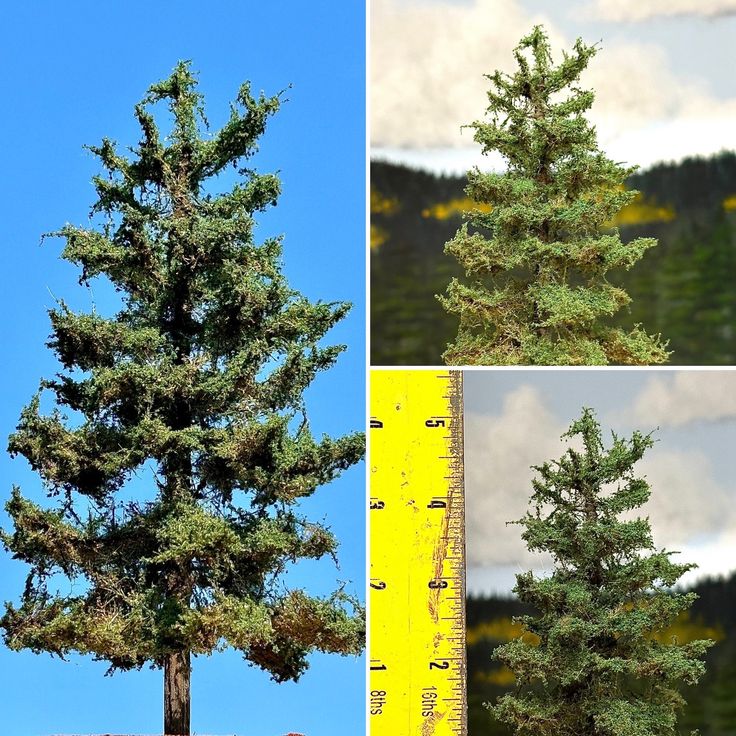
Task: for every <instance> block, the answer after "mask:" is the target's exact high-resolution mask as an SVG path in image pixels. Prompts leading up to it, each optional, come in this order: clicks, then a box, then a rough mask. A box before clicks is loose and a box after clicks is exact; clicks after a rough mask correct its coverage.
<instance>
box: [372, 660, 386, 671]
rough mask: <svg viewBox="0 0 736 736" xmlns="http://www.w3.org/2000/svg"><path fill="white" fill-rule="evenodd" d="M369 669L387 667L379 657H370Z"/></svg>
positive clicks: (383, 668)
mask: <svg viewBox="0 0 736 736" xmlns="http://www.w3.org/2000/svg"><path fill="white" fill-rule="evenodd" d="M371 669H372V670H387V669H388V667H386V665H385V664H382V663H381V660H380V659H372V660H371Z"/></svg>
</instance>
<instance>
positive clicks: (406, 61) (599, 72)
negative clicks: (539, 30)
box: [370, 0, 736, 171]
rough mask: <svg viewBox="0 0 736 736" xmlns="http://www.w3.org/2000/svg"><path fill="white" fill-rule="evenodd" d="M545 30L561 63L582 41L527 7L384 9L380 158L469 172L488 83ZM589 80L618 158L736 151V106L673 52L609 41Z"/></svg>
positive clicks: (374, 102) (374, 74) (376, 135)
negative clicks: (522, 44)
mask: <svg viewBox="0 0 736 736" xmlns="http://www.w3.org/2000/svg"><path fill="white" fill-rule="evenodd" d="M734 3H736V0H734ZM721 4H724V3H721ZM637 5H644V6H646V5H647V3H646V2H644V3H639V2H638V0H637ZM649 5H652V3H649ZM539 22H541V23H543V24H544V26H545V28H546V30H547V31H548V33H549V35H550V40H551V42H552V46H553V49H555V50H557V58H559V55H560V53H561V50H562V49H568V48H570V46H571V44H572V39H570V38H566V37H565V36H564V34H562V33H561V32H560V31H559V29H558V28H556V27H555V25H554V24H553V23H552V22H551V21H550V20H549V18H545V17H544V16H540V15H537V16H533V15H530V14H529V13H527V12H526V11H525V10H524V9H523V8H522V6H521V5H520V3H519V2H518V0H471V2H468V3H463V4H449V3H447V2H442V1H441V0H405V1H402V0H375V1H374V2H373V3H372V9H371V72H370V74H371V84H370V89H371V104H370V116H371V138H372V142H373V146H374V149H377V153H378V154H379V155H386V156H391V153H392V151H393V152H394V153H395V152H396V149H401V148H408V149H428V152H427V153H426V154H425V156H424V158H425V160H426V162H427V164H428V166H429V167H430V168H435V169H444V170H450V171H453V170H462V169H463V168H464V164H465V163H467V161H468V159H469V158H471V157H472V154H471V153H470V151H475V152H476V156H477V152H478V147H477V146H476V144H475V143H474V142H473V139H472V134H473V131H472V130H470V129H465V130H464V131H461V130H460V128H461V126H462V125H464V124H468V123H471V122H472V121H473V120H477V119H481V118H482V117H483V114H484V110H485V107H486V91H487V89H488V85H489V83H488V80H486V79H485V78H484V76H483V75H484V74H487V73H490V72H493V71H494V70H495V69H502V70H505V71H511V70H512V68H513V65H514V64H513V57H512V50H513V48H514V47H515V46H516V44H517V43H518V41H519V39H520V38H521V37H522V36H523V35H525V34H526V33H528V32H529V30H530V29H531V27H532V25H534V24H535V23H539ZM586 40H587V41H588V42H590V43H592V42H595V41H597V40H598V39H596V38H590V39H586ZM582 82H583V85H584V86H586V87H590V88H592V89H594V90H595V91H596V101H595V104H594V106H593V109H592V111H591V113H590V119H591V121H592V122H593V123H594V124H595V125H596V128H597V130H598V137H599V144H600V146H601V148H602V149H603V150H605V151H606V152H607V153H608V154H609V155H610V156H611V157H612V158H614V159H615V160H618V161H625V162H627V163H632V164H638V165H643V166H646V165H649V164H651V163H654V162H655V161H660V160H676V159H680V158H682V157H683V156H686V155H694V154H710V153H715V152H717V151H719V150H721V149H723V148H731V147H732V146H733V121H734V119H736V99H727V100H721V99H718V98H716V97H715V96H714V95H713V94H712V93H711V92H710V90H709V89H708V86H707V83H706V82H705V81H703V80H697V79H693V78H684V77H682V76H681V75H677V74H675V73H674V72H673V70H672V68H671V65H670V62H669V59H668V58H667V55H666V54H665V52H664V50H663V49H662V48H661V47H658V46H656V45H653V44H641V43H634V42H612V43H611V44H607V43H606V42H605V39H604V41H603V44H602V49H601V51H600V53H599V54H598V55H597V56H596V57H595V58H594V59H593V60H592V62H591V64H590V67H589V69H588V70H586V72H585V73H584V76H583V80H582ZM438 149H444V151H442V150H438ZM448 149H455V150H456V155H455V156H454V157H453V156H452V155H448ZM464 149H465V150H464ZM394 157H395V158H402V155H401V154H399V155H396V156H394ZM498 163H499V162H498V159H495V160H494V159H491V160H488V161H486V162H485V165H486V167H494V166H498Z"/></svg>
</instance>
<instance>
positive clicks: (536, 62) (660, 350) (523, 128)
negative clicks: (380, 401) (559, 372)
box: [440, 26, 668, 365]
mask: <svg viewBox="0 0 736 736" xmlns="http://www.w3.org/2000/svg"><path fill="white" fill-rule="evenodd" d="M596 51H597V48H596V47H595V46H586V45H584V44H583V43H582V41H581V40H579V39H578V41H577V42H576V44H575V47H574V49H573V52H572V54H570V55H568V54H565V55H564V58H563V61H562V62H561V63H560V64H558V65H557V66H555V65H553V63H552V57H551V53H550V45H549V42H548V40H547V36H546V35H545V33H544V31H543V30H542V28H541V27H539V26H537V27H535V28H534V30H533V31H532V32H531V33H530V34H529V35H528V36H527V37H526V38H523V39H522V40H521V42H520V44H519V46H518V47H517V48H516V50H515V52H514V55H515V57H516V62H517V64H518V70H517V71H516V72H515V73H514V74H513V75H511V76H509V75H507V74H503V73H501V72H498V71H497V72H495V73H494V74H492V75H489V76H488V79H489V80H490V81H491V83H492V88H491V90H490V91H489V92H488V100H489V103H490V104H489V107H488V112H489V113H490V114H491V120H490V122H478V121H476V122H475V123H473V124H472V125H471V126H469V127H471V128H474V129H475V136H474V137H475V140H476V141H477V142H478V143H479V144H480V145H481V147H482V150H483V153H489V152H491V151H497V152H499V153H500V154H501V155H502V156H503V157H504V159H505V160H506V163H507V170H506V171H505V172H503V173H482V172H481V171H479V170H478V169H477V168H476V169H474V170H472V171H470V172H469V174H468V185H467V188H466V192H467V193H468V195H469V197H471V198H472V199H473V200H474V201H476V202H478V203H482V204H485V205H490V211H488V210H489V208H488V207H484V208H482V210H481V209H479V210H477V211H473V212H471V213H469V214H468V215H467V218H466V219H467V220H468V222H466V223H465V224H464V225H463V226H462V227H461V228H460V230H459V231H458V233H457V234H456V235H455V237H454V238H453V239H452V240H450V241H449V242H448V243H447V245H446V247H445V250H446V252H447V253H450V254H452V255H453V256H455V257H456V258H457V260H458V261H459V262H460V265H461V266H462V267H463V269H464V270H465V272H466V275H467V277H468V278H469V279H471V281H470V282H469V283H467V284H466V283H462V282H460V281H459V280H457V279H453V280H452V282H451V283H450V285H449V287H448V290H447V295H446V296H444V297H440V301H441V302H442V303H443V305H444V307H445V308H446V309H447V310H448V311H449V312H451V313H453V314H456V315H458V316H459V319H460V327H459V333H458V337H457V340H456V342H455V343H454V344H452V345H450V346H449V347H448V349H447V351H446V352H445V354H444V359H445V361H446V362H447V363H448V364H450V365H513V364H519V365H605V364H609V363H615V364H631V365H647V364H652V363H662V362H664V361H665V360H666V359H667V356H668V353H667V352H666V350H665V347H664V346H663V345H662V344H661V343H660V341H659V339H658V338H652V337H650V336H649V335H647V334H646V333H645V332H644V331H643V330H642V329H641V328H640V327H639V326H637V327H635V328H634V329H633V330H631V331H629V332H626V331H623V330H621V329H617V328H614V327H611V326H608V325H607V324H606V323H605V318H606V317H609V316H610V315H613V314H614V313H615V312H617V311H618V310H619V309H620V308H621V307H623V306H625V305H626V304H628V302H629V297H628V295H627V294H626V292H625V291H623V290H622V289H620V288H618V287H615V286H613V285H611V284H610V283H608V281H607V280H606V274H607V273H608V272H609V271H611V270H612V269H621V268H624V269H629V268H631V267H632V266H633V265H634V264H635V263H636V262H637V261H638V260H639V259H640V258H641V257H642V255H643V254H644V253H645V252H646V251H647V250H648V249H649V248H651V247H653V246H654V245H656V240H653V239H652V238H637V239H636V240H633V241H632V242H630V243H626V244H624V243H623V242H622V241H621V239H620V237H619V234H618V231H617V230H616V229H615V228H611V227H609V225H608V223H610V221H611V220H612V219H613V217H614V215H616V213H617V212H618V211H619V210H620V209H621V208H622V207H624V206H625V205H626V204H628V203H629V202H631V201H632V200H633V199H634V198H635V197H636V196H637V194H638V192H636V191H626V190H625V189H624V181H625V180H626V178H627V177H628V176H629V175H630V174H631V173H632V172H633V171H634V170H635V169H634V168H625V167H622V166H620V165H619V164H617V163H614V162H613V161H611V160H609V159H608V158H606V157H605V155H604V154H603V153H602V152H601V151H599V150H598V146H597V143H596V133H595V128H594V127H593V126H592V125H591V124H590V123H589V122H588V121H587V120H586V119H585V117H584V113H585V112H586V111H587V110H588V108H590V106H591V104H592V102H593V92H591V91H588V90H582V89H580V88H578V87H577V86H576V83H577V81H578V78H579V77H580V74H581V72H582V71H583V70H584V69H585V68H586V66H587V64H588V62H589V61H590V59H591V57H592V56H593V55H594V54H595V53H596ZM468 225H470V226H471V227H470V228H469V227H468Z"/></svg>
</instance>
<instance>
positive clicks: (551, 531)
mask: <svg viewBox="0 0 736 736" xmlns="http://www.w3.org/2000/svg"><path fill="white" fill-rule="evenodd" d="M564 437H567V438H579V440H580V443H581V445H582V450H577V449H573V448H569V449H568V450H567V452H566V453H565V454H564V455H563V456H562V458H560V459H559V460H558V461H555V462H545V463H544V464H542V465H540V466H537V467H535V468H534V469H535V470H536V472H537V477H536V478H535V479H534V481H533V488H534V492H533V494H532V498H531V503H532V505H533V507H534V508H533V510H532V511H528V512H527V513H526V514H525V515H524V517H523V518H522V519H520V520H518V521H516V522H514V523H517V524H520V525H521V526H522V527H523V529H524V531H523V533H522V538H523V539H524V541H525V542H526V544H527V546H528V548H529V549H530V550H532V551H538V552H546V553H548V554H550V555H551V556H552V559H553V561H554V566H555V567H554V571H553V573H552V574H551V575H550V576H549V577H543V578H539V577H536V576H535V575H533V574H532V573H531V572H528V573H522V574H520V575H517V583H516V587H515V588H514V592H515V593H516V594H517V595H518V597H519V599H520V601H522V602H523V603H525V604H529V605H531V606H533V608H534V609H535V610H536V611H538V615H526V616H522V617H521V618H520V619H519V620H520V621H521V623H523V625H524V627H525V629H526V631H527V632H528V633H530V634H532V635H534V637H533V638H530V637H529V636H528V635H527V636H526V637H521V638H517V639H514V640H512V641H510V642H508V643H507V644H504V645H502V646H500V647H498V648H497V649H496V650H495V652H494V654H495V656H496V658H497V659H498V660H499V661H500V662H502V663H503V664H505V665H506V666H507V667H509V668H510V669H511V670H512V671H513V672H514V674H515V676H516V682H517V690H516V692H513V693H507V694H506V695H504V696H502V697H501V698H499V700H498V703H497V704H496V705H495V706H493V707H492V712H493V713H494V715H495V716H496V717H497V718H499V719H500V720H501V721H504V722H506V723H508V724H509V725H510V726H511V727H512V728H513V730H514V731H515V732H516V733H518V734H522V735H524V734H528V735H529V736H532V735H533V736H543V735H544V734H550V735H551V734H554V735H555V736H586V735H589V736H604V735H606V736H609V735H610V736H619V735H620V736H625V735H626V736H631V735H633V734H635V735H636V736H655V735H661V736H664V735H665V734H676V733H677V730H676V715H677V711H678V710H679V709H680V708H682V707H683V705H684V702H685V701H684V700H683V698H682V697H681V695H680V694H679V692H678V689H679V688H680V687H681V686H682V685H685V684H687V685H694V684H695V683H697V681H698V680H699V678H700V677H701V676H702V675H703V674H704V671H705V666H704V664H703V662H702V661H701V658H702V657H703V655H704V654H705V652H706V651H707V649H708V648H709V647H710V646H711V645H712V644H713V643H714V642H713V641H711V640H709V639H695V640H691V641H687V642H683V643H678V642H677V640H676V639H674V640H672V641H666V642H664V641H662V640H661V637H658V636H657V634H658V632H660V631H661V630H662V629H664V628H666V627H668V626H670V625H672V624H673V623H674V622H675V621H676V620H677V618H678V616H679V615H680V614H681V613H682V612H684V611H686V610H687V609H688V608H689V607H690V606H691V604H692V603H693V601H694V600H695V598H696V597H697V596H696V595H695V594H694V593H673V592H671V591H670V590H669V589H670V588H671V587H672V586H673V585H674V584H675V583H676V582H677V580H678V579H679V578H680V576H681V575H682V574H683V573H685V572H687V571H688V570H690V569H692V568H693V567H695V566H694V565H692V564H677V563H674V562H672V561H671V559H670V556H671V554H672V553H670V552H667V551H665V550H658V549H657V548H656V547H655V546H654V543H653V541H652V535H651V530H650V526H649V521H648V519H646V518H632V516H631V514H630V513H629V512H632V511H634V510H635V509H637V508H638V507H640V506H641V505H642V504H644V503H645V502H646V501H647V499H648V498H649V495H650V489H649V485H648V483H647V482H646V480H644V479H643V478H638V477H636V475H635V473H634V465H635V463H636V462H637V461H638V460H639V459H640V458H641V457H642V455H643V454H644V452H645V451H646V450H647V449H648V448H650V447H651V446H652V438H651V435H642V434H641V433H640V432H634V433H633V435H632V436H631V438H629V439H623V438H620V437H617V436H616V435H615V434H614V435H613V441H612V444H611V446H610V447H608V448H605V447H604V444H603V441H602V438H601V430H600V426H599V425H598V423H597V422H596V420H595V418H594V415H593V413H592V412H591V411H590V410H589V409H586V410H584V412H583V414H582V416H581V418H580V419H578V420H577V421H576V422H574V423H573V424H572V425H571V427H570V429H569V431H568V432H567V433H566V434H565V435H564ZM622 514H625V518H623V519H621V518H619V516H620V515H622Z"/></svg>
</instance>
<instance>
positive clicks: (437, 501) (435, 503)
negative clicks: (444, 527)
mask: <svg viewBox="0 0 736 736" xmlns="http://www.w3.org/2000/svg"><path fill="white" fill-rule="evenodd" d="M427 508H428V509H446V508H447V501H446V500H445V499H444V498H439V497H435V498H433V499H432V500H431V501H430V502H429V503H428V504H427Z"/></svg>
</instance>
